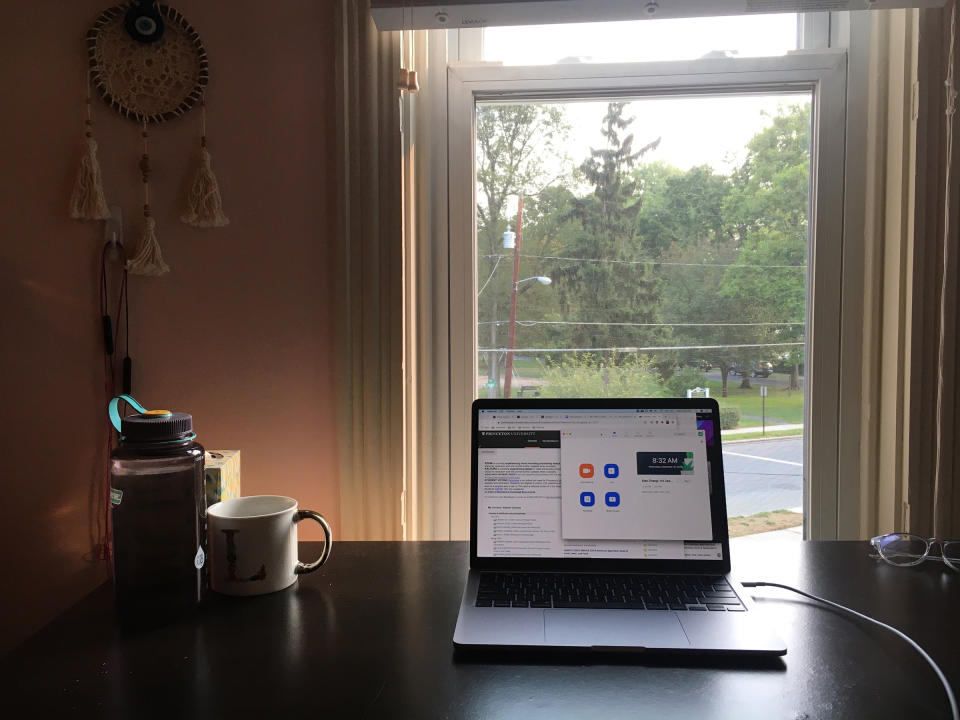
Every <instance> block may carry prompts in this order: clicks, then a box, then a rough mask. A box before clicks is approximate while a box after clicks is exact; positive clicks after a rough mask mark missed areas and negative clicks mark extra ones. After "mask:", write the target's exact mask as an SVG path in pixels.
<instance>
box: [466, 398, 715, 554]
mask: <svg viewBox="0 0 960 720" xmlns="http://www.w3.org/2000/svg"><path fill="white" fill-rule="evenodd" d="M709 418H710V413H709V410H708V409H704V410H702V411H698V410H695V409H694V410H672V409H658V410H638V409H635V408H634V409H627V410H600V411H598V410H543V409H533V410H513V411H506V410H481V411H480V413H479V423H478V434H479V437H478V451H477V463H478V466H477V474H478V478H477V479H478V518H477V553H478V555H479V556H484V557H552V558H561V557H589V558H601V557H605V558H611V557H620V558H648V559H719V558H721V556H722V546H721V544H720V543H715V542H713V534H712V525H711V514H710V492H711V484H710V468H709V463H708V460H707V446H708V444H709V443H712V421H710V419H709ZM707 426H709V429H708V427H707Z"/></svg>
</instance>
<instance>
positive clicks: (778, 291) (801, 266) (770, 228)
mask: <svg viewBox="0 0 960 720" xmlns="http://www.w3.org/2000/svg"><path fill="white" fill-rule="evenodd" d="M747 148H748V153H747V157H746V159H745V160H744V163H743V165H742V166H741V167H740V168H739V169H738V170H737V171H736V172H735V173H734V175H733V178H732V183H733V189H732V191H731V192H730V195H729V196H728V197H727V199H726V201H725V205H724V211H725V213H726V215H727V217H728V219H729V223H730V225H731V227H733V228H734V232H735V233H736V237H737V241H738V244H739V248H740V252H739V255H738V257H737V262H736V264H735V265H734V266H733V267H730V268H727V271H726V272H725V273H724V278H723V283H722V288H721V294H722V295H724V296H725V297H728V298H731V299H736V300H737V301H738V302H740V303H742V307H744V309H745V310H746V312H747V314H749V315H750V316H751V317H753V318H754V319H755V321H757V322H764V321H767V322H781V323H787V322H789V323H797V324H796V325H785V326H781V327H778V328H776V329H775V330H769V329H768V330H762V331H758V332H757V334H756V339H757V341H758V342H802V341H803V339H804V327H803V325H802V324H801V323H803V322H804V317H805V310H806V302H805V301H806V293H805V278H806V256H807V234H808V221H807V213H808V208H807V206H808V203H809V191H810V106H809V104H804V105H794V106H791V107H789V108H782V109H781V111H780V113H779V114H778V115H776V116H775V117H774V118H773V120H772V123H771V124H770V126H769V127H767V128H765V129H764V130H761V131H760V132H759V133H757V134H756V135H755V136H754V137H753V138H752V139H751V140H750V142H749V143H748V145H747ZM758 265H760V266H772V265H776V266H784V267H767V269H765V270H764V271H763V272H758V271H757V270H755V269H753V268H754V267H755V266H758ZM783 352H789V359H790V360H792V361H793V362H800V361H801V360H802V355H803V348H802V346H793V347H791V346H784V348H782V352H781V353H777V354H782V353H783ZM767 355H771V353H767ZM769 359H771V358H770V357H766V356H761V355H760V354H759V353H757V352H756V351H749V350H748V351H744V352H742V353H739V354H738V357H737V360H738V362H740V363H742V364H743V365H744V366H745V367H749V365H750V363H751V362H753V361H756V360H769Z"/></svg>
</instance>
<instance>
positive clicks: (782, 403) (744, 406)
mask: <svg viewBox="0 0 960 720" xmlns="http://www.w3.org/2000/svg"><path fill="white" fill-rule="evenodd" d="M707 386H708V387H709V388H710V397H712V398H716V400H717V402H718V403H720V407H722V408H723V407H736V408H740V425H738V427H754V426H759V425H761V420H760V413H761V398H760V386H759V385H756V384H754V385H753V387H751V388H750V389H749V390H742V389H740V378H739V377H736V378H735V377H733V376H731V377H730V378H729V379H728V381H727V397H725V398H724V397H720V393H721V391H722V389H723V383H721V382H720V381H719V380H707ZM744 415H756V416H757V417H756V419H754V418H748V417H744ZM766 415H767V425H770V424H777V423H781V422H782V423H802V422H803V391H802V390H792V391H791V390H787V389H786V388H782V387H774V386H769V387H768V390H767V402H766Z"/></svg>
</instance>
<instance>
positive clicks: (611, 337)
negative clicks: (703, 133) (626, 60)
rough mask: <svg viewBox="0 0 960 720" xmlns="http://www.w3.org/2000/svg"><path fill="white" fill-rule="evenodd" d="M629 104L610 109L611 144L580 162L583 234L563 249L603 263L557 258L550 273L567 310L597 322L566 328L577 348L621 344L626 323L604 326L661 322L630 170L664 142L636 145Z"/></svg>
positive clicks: (634, 331)
mask: <svg viewBox="0 0 960 720" xmlns="http://www.w3.org/2000/svg"><path fill="white" fill-rule="evenodd" d="M624 107H625V104H624V103H610V104H609V105H608V106H607V114H606V116H605V117H604V120H603V130H602V134H603V137H604V138H605V139H606V141H607V144H606V146H605V147H602V148H599V149H595V148H593V149H591V151H590V157H589V158H587V159H586V160H585V161H584V162H583V164H581V166H580V172H581V174H582V176H583V178H584V180H585V181H586V182H588V183H590V184H591V185H592V186H593V192H592V193H591V194H589V195H586V196H584V197H579V198H578V197H574V198H573V199H572V201H571V211H570V215H569V217H570V218H571V219H573V220H575V221H577V222H578V223H579V228H580V232H578V233H577V234H576V235H575V236H574V237H572V238H569V239H567V241H566V242H565V243H564V245H563V247H562V249H561V253H560V254H561V255H562V256H566V257H574V258H586V259H588V260H593V259H598V260H601V261H600V262H579V261H574V262H566V263H558V265H557V266H556V267H555V269H553V270H552V273H551V274H552V277H553V278H554V280H555V282H556V293H557V297H558V300H559V303H560V311H561V313H562V315H563V316H564V317H565V318H566V319H568V320H578V321H582V322H585V323H592V324H587V325H578V326H569V327H568V328H567V330H566V333H565V337H566V338H567V341H568V342H569V343H570V344H571V345H572V346H574V347H581V348H603V347H616V346H618V345H620V344H622V343H621V341H620V338H621V337H622V334H623V327H622V326H611V325H605V324H604V323H651V324H653V323H656V322H657V321H658V319H659V305H660V287H659V277H658V275H657V273H656V271H655V268H654V265H653V264H652V263H645V262H643V261H645V260H649V259H651V258H650V255H649V253H647V252H646V251H645V249H644V247H643V243H642V239H641V238H640V237H639V236H638V234H637V215H638V213H639V212H640V209H641V203H642V196H641V195H640V193H639V189H638V180H637V179H636V178H635V177H634V175H633V172H632V171H633V170H634V168H635V166H636V163H637V161H638V160H639V158H640V157H641V156H642V155H643V154H644V153H646V152H647V151H649V150H651V149H653V148H655V147H657V145H658V144H659V142H660V141H659V139H657V140H654V141H653V142H650V143H648V144H647V145H645V146H643V147H641V148H640V149H639V150H634V148H633V134H632V133H628V132H626V131H627V130H628V129H629V127H630V126H631V124H632V123H633V118H625V117H624V116H623V110H624ZM630 337H631V340H630V342H629V345H630V346H631V347H659V346H663V345H667V344H669V343H668V339H669V332H668V331H667V330H666V329H665V328H662V327H653V326H650V327H644V328H636V327H632V328H631V336H630ZM658 360H661V358H657V359H656V360H655V361H658ZM668 365H672V363H668Z"/></svg>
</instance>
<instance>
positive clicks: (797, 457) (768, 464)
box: [723, 437, 803, 517]
mask: <svg viewBox="0 0 960 720" xmlns="http://www.w3.org/2000/svg"><path fill="white" fill-rule="evenodd" d="M802 461H803V438H799V437H797V438H784V439H782V440H757V441H755V442H745V443H732V444H730V445H726V444H725V445H724V447H723V470H724V478H725V480H726V486H727V515H729V516H730V517H736V516H737V515H753V514H754V513H758V512H764V511H768V510H782V509H793V508H799V507H801V506H802V505H803V467H802Z"/></svg>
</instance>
